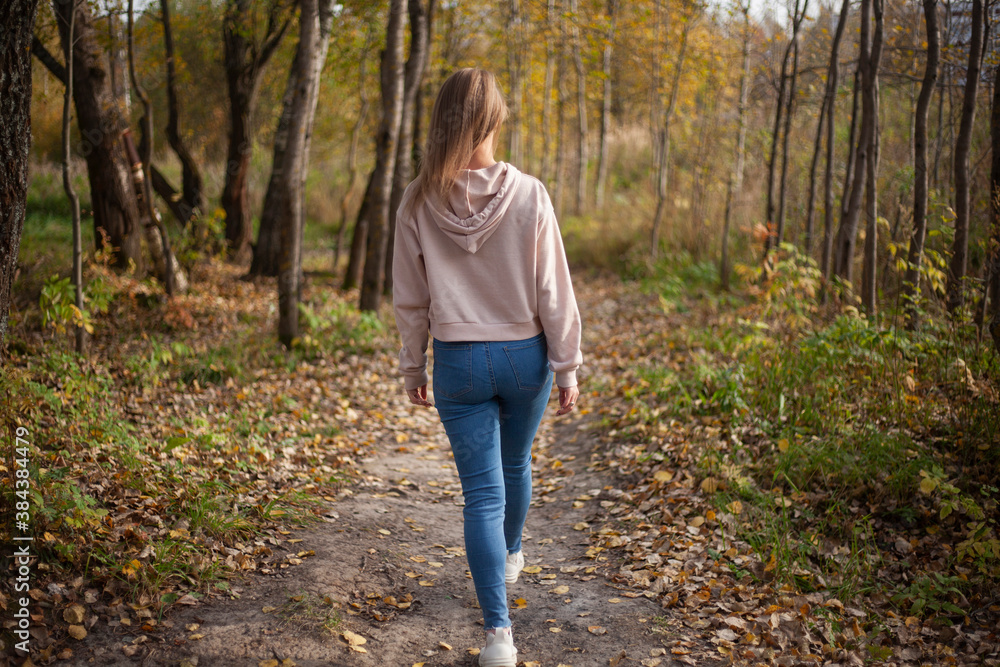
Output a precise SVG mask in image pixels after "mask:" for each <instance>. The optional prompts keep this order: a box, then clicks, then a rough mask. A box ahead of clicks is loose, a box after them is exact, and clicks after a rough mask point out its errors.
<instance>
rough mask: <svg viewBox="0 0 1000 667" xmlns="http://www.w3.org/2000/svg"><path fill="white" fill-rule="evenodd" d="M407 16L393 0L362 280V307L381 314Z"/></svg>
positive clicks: (397, 0)
mask: <svg viewBox="0 0 1000 667" xmlns="http://www.w3.org/2000/svg"><path fill="white" fill-rule="evenodd" d="M405 16H406V4H405V2H404V0H390V3H389V23H388V25H387V27H386V45H385V50H384V51H383V52H382V61H381V65H380V70H381V72H380V78H381V90H382V122H381V123H380V124H379V131H378V138H377V141H376V147H375V172H374V174H373V177H372V180H373V184H372V201H371V216H370V218H369V228H368V242H367V249H366V253H365V269H364V272H363V274H362V277H361V298H360V300H359V308H360V309H361V310H372V311H376V312H378V309H379V306H380V305H381V303H382V288H383V285H384V279H385V255H386V251H387V249H388V245H389V206H390V199H391V196H392V181H393V174H394V173H395V170H396V144H397V142H398V141H399V129H400V125H401V124H402V116H403V96H404V92H405V85H404V84H405V81H404V73H403V42H404V28H405V26H406V23H405Z"/></svg>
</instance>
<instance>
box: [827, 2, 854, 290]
mask: <svg viewBox="0 0 1000 667" xmlns="http://www.w3.org/2000/svg"><path fill="white" fill-rule="evenodd" d="M850 10H851V0H844V4H843V6H842V7H841V10H840V17H839V18H838V19H837V34H838V35H840V37H841V38H842V37H843V33H844V26H846V25H847V17H848V15H849V14H850ZM834 41H835V43H836V44H837V46H838V47H839V44H840V39H838V38H837V37H835V38H834ZM837 51H838V48H831V50H830V69H829V74H828V76H827V86H828V88H829V90H830V91H831V95H830V99H829V100H828V101H827V105H828V106H827V110H826V117H827V123H826V165H825V170H824V172H823V255H822V260H821V261H822V273H823V277H824V278H825V279H826V280H829V279H830V276H831V275H832V271H833V268H832V267H833V158H834V137H835V133H836V122H835V120H836V111H837V89H838V88H839V86H840V59H839V57H838V53H837ZM851 141H852V142H853V141H854V119H853V118H852V119H851ZM848 164H850V160H848ZM848 170H849V169H848ZM823 296H824V300H825V298H826V291H825V290H824V292H823Z"/></svg>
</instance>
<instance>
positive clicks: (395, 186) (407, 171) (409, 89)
mask: <svg viewBox="0 0 1000 667" xmlns="http://www.w3.org/2000/svg"><path fill="white" fill-rule="evenodd" d="M407 4H408V11H409V15H410V55H409V57H408V58H407V59H406V67H405V68H404V75H403V76H404V84H403V111H402V116H401V120H400V127H399V140H398V141H397V142H396V168H395V170H394V172H393V176H392V195H391V196H390V198H389V242H388V245H387V246H386V252H385V275H384V276H383V280H384V285H383V289H382V293H383V294H385V295H387V296H388V295H390V294H392V255H393V252H394V251H395V248H396V210H397V209H398V208H399V203H400V201H402V199H403V192H404V191H405V190H406V186H408V185H409V184H410V181H411V180H413V154H412V153H411V151H410V146H411V145H412V143H413V128H414V124H415V122H416V118H415V117H414V110H415V107H416V101H417V93H418V92H419V90H420V84H421V82H422V81H423V79H424V67H425V66H426V65H427V47H428V41H427V38H428V33H427V12H426V11H425V10H424V3H423V0H408V3H407Z"/></svg>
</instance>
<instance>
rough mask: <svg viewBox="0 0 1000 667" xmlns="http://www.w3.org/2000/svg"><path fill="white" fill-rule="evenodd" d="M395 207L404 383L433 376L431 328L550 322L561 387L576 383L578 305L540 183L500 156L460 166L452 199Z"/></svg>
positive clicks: (486, 328) (464, 330)
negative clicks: (429, 366)
mask: <svg viewBox="0 0 1000 667" xmlns="http://www.w3.org/2000/svg"><path fill="white" fill-rule="evenodd" d="M415 190H416V186H415V185H414V184H413V183H411V184H410V186H409V187H408V188H407V189H406V192H405V193H403V199H402V201H401V202H400V205H399V212H398V214H397V217H396V242H395V250H394V254H393V264H392V285H393V290H392V294H393V309H394V310H395V313H396V326H397V327H398V328H399V334H400V337H401V338H402V342H403V348H402V350H400V353H399V369H400V372H401V373H402V375H403V376H404V378H405V380H406V388H407V389H414V388H416V387H420V386H421V385H424V384H427V354H426V351H427V334H428V331H429V332H430V335H432V336H433V337H434V338H436V339H438V340H441V341H449V342H455V341H502V340H521V339H524V338H531V337H532V336H535V335H537V334H539V333H541V332H542V331H544V332H545V339H546V343H547V344H548V355H549V368H551V369H552V370H553V371H554V372H555V374H556V384H557V385H558V386H560V387H572V386H575V385H576V370H577V368H579V366H580V363H581V362H582V360H583V356H582V355H581V353H580V327H581V325H580V311H579V310H578V308H577V305H576V296H575V295H574V294H573V283H572V282H571V281H570V275H569V266H568V265H567V263H566V253H565V251H564V250H563V244H562V237H561V236H560V234H559V224H558V223H557V222H556V216H555V212H554V211H553V209H552V203H551V201H550V200H549V195H548V193H547V192H546V191H545V187H544V186H543V185H542V183H541V182H540V181H539V180H538V179H536V178H533V177H531V176H528V175H526V174H523V173H521V172H520V171H518V170H517V169H516V168H515V167H514V166H513V165H510V164H507V163H504V162H497V163H496V164H495V165H493V166H490V167H486V168H483V169H475V170H469V169H463V170H462V171H460V172H459V176H458V180H457V181H455V185H454V186H453V187H452V189H451V192H450V193H449V195H448V201H447V203H443V202H441V201H440V200H439V199H437V198H435V199H428V200H425V201H423V202H421V203H419V204H417V205H415V206H411V205H410V204H411V202H412V200H413V194H414V192H415Z"/></svg>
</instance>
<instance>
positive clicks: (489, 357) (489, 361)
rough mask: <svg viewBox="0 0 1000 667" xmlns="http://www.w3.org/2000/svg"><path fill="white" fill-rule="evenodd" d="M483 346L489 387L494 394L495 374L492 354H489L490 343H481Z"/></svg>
mask: <svg viewBox="0 0 1000 667" xmlns="http://www.w3.org/2000/svg"><path fill="white" fill-rule="evenodd" d="M483 348H484V349H485V350H486V368H487V370H488V371H489V374H490V389H492V391H493V393H494V394H496V393H497V379H496V376H495V375H494V374H493V355H491V354H490V344H489V343H485V344H484V345H483Z"/></svg>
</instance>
